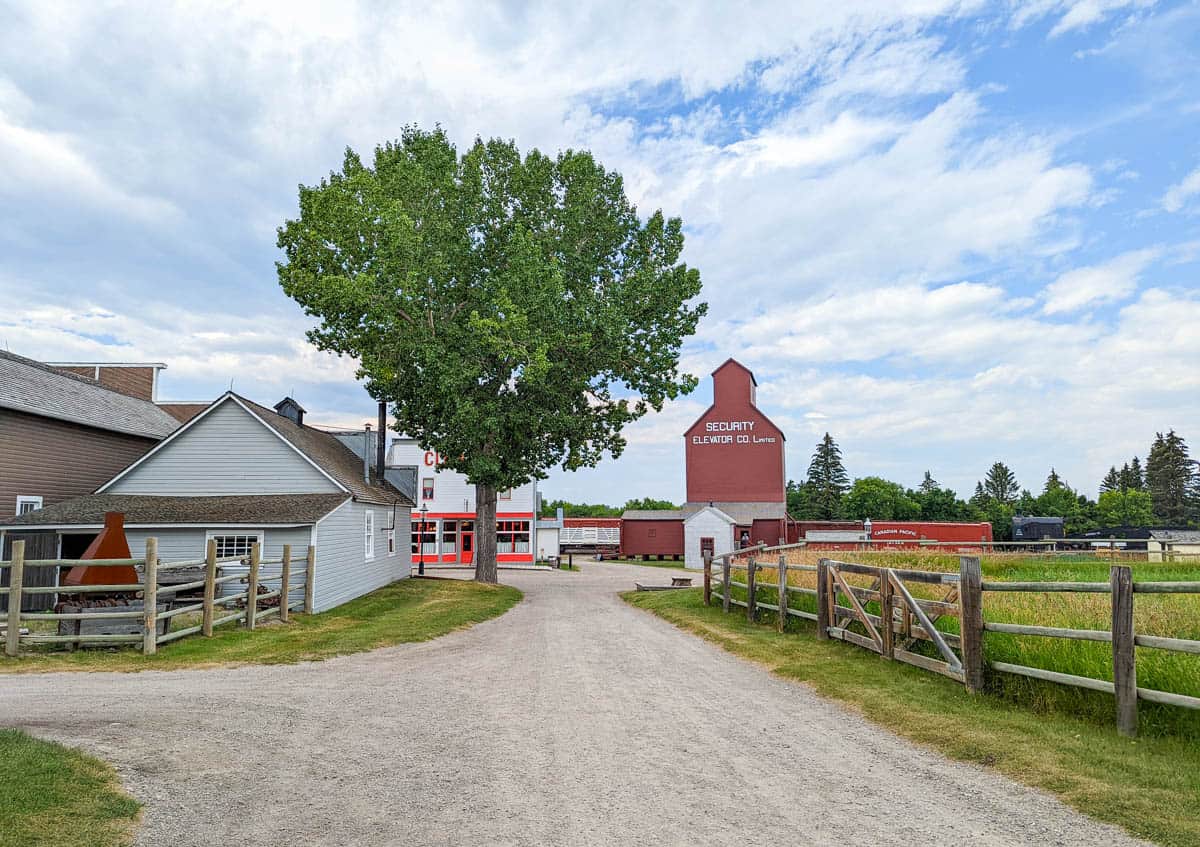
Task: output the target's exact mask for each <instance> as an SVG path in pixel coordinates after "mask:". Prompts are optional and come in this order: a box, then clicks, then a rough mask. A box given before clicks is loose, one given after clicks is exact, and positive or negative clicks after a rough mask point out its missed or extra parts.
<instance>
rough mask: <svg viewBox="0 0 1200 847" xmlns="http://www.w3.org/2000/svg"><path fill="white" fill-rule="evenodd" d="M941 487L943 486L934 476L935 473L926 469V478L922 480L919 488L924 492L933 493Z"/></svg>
mask: <svg viewBox="0 0 1200 847" xmlns="http://www.w3.org/2000/svg"><path fill="white" fill-rule="evenodd" d="M939 488H941V486H940V485H938V481H937V480H936V479H934V478H933V474H931V473H930V472H929V471H925V478H924V479H923V480H921V485H920V486H919V487H918V490H919V491H920V492H921V493H922V494H932V493H933V492H935V491H937V490H938V489H939Z"/></svg>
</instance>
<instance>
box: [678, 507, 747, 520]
mask: <svg viewBox="0 0 1200 847" xmlns="http://www.w3.org/2000/svg"><path fill="white" fill-rule="evenodd" d="M705 512H712V513H713V514H714V515H716V516H717V517H719V518H720V519H721V520H723V521H725V522H726V523H728V524H736V523H737V521H735V520H734V519H733V518H731V517H729V515H727V514H725V513H724V512H723V511H721V510H720V509H718V508H717V507H716V506H705V507H703V508H701V509H697V510H696V511H694V512H692V513H691V514H690V515H688V516H687V518H685V519H684V523H687V522H688V521H690V520H691V519H692V518H694V517H696V515H700V514H703V513H705Z"/></svg>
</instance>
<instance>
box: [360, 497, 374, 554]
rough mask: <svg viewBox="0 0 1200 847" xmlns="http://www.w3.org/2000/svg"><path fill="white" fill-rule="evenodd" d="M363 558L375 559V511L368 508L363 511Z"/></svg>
mask: <svg viewBox="0 0 1200 847" xmlns="http://www.w3.org/2000/svg"><path fill="white" fill-rule="evenodd" d="M363 529H364V535H363V560H364V561H367V562H370V561H373V560H374V559H375V513H374V512H372V511H371V510H370V509H368V510H367V511H365V512H363Z"/></svg>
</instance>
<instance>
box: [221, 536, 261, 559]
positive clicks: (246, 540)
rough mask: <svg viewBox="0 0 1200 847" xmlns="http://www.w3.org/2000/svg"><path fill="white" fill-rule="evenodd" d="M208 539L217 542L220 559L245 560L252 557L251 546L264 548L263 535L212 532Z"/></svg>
mask: <svg viewBox="0 0 1200 847" xmlns="http://www.w3.org/2000/svg"><path fill="white" fill-rule="evenodd" d="M208 537H209V538H211V539H212V540H213V541H215V542H217V558H218V559H232V558H235V557H236V558H240V559H245V558H246V557H248V556H249V555H250V547H251V545H254V544H258V545H259V546H260V548H261V546H262V533H259V532H254V533H229V534H228V535H225V534H218V533H215V532H210V533H209V534H208Z"/></svg>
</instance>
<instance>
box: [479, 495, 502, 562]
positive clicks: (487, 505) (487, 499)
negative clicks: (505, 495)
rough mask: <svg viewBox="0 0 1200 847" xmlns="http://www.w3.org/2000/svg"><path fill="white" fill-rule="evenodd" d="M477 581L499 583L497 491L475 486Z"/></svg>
mask: <svg viewBox="0 0 1200 847" xmlns="http://www.w3.org/2000/svg"><path fill="white" fill-rule="evenodd" d="M475 581H476V582H490V583H492V584H495V583H496V582H499V579H498V578H497V576H496V489H495V488H494V487H492V486H490V485H476V486H475Z"/></svg>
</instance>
